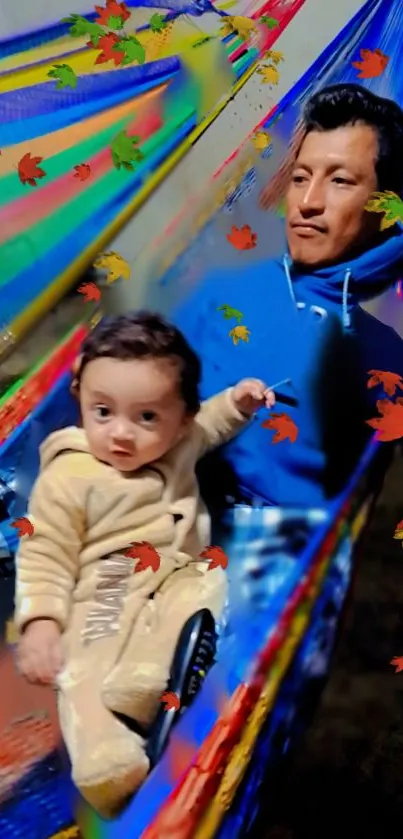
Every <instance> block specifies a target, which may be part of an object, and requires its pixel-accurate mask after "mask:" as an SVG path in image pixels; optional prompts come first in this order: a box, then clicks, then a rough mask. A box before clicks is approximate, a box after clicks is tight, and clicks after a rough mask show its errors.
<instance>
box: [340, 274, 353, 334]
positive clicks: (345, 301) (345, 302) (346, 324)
mask: <svg viewBox="0 0 403 839" xmlns="http://www.w3.org/2000/svg"><path fill="white" fill-rule="evenodd" d="M351 277H352V272H351V271H350V268H347V271H346V273H345V275H344V282H343V302H342V322H343V326H344V327H345V328H346V329H348V327H349V326H350V325H351V317H350V313H349V311H348V284H349V282H350V280H351Z"/></svg>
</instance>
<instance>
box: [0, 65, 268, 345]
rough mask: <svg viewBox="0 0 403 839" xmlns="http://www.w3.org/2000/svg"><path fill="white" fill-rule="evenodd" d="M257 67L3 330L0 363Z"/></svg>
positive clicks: (130, 215) (248, 71) (129, 217)
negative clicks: (7, 337)
mask: <svg viewBox="0 0 403 839" xmlns="http://www.w3.org/2000/svg"><path fill="white" fill-rule="evenodd" d="M257 64H258V61H256V62H254V64H253V65H252V67H250V68H249V70H247V72H246V73H245V74H244V76H243V77H242V79H240V80H239V81H238V82H237V83H236V84H235V85H234V86H233V88H231V91H230V92H229V93H228V95H227V96H226V97H225V98H223V99H222V100H221V102H220V103H219V105H217V107H216V108H215V109H214V111H213V112H212V113H210V114H209V115H208V117H206V119H204V120H203V122H201V123H200V125H198V126H197V127H196V128H195V129H194V131H192V133H191V134H190V135H189V137H187V138H186V139H185V140H184V141H183V143H181V145H180V146H178V148H177V149H176V150H175V151H174V152H173V153H172V154H171V155H170V157H169V158H168V159H167V160H166V161H165V163H163V164H162V165H161V166H160V167H159V169H158V170H157V171H156V172H154V174H153V175H151V176H150V177H149V179H148V181H147V184H145V185H144V187H143V188H142V189H141V190H140V192H139V193H138V194H137V195H135V196H134V198H133V199H132V201H130V203H129V204H128V205H127V207H125V209H124V210H122V212H121V213H119V215H118V216H117V217H116V218H115V219H114V220H113V222H111V224H110V225H109V226H108V227H107V229H106V230H104V231H103V233H102V234H101V235H100V236H98V238H97V239H96V240H95V241H93V242H92V243H91V245H89V247H88V248H86V249H85V250H84V251H83V252H82V254H80V256H79V257H78V258H77V259H76V260H75V261H74V262H73V263H72V265H70V266H69V267H68V268H67V269H66V270H65V271H63V273H62V274H61V275H60V277H58V279H57V280H55V281H54V282H53V283H52V284H51V285H50V286H49V287H48V288H47V289H46V290H45V291H43V292H42V294H40V295H38V297H37V298H36V299H35V300H34V302H33V303H32V304H31V306H29V307H27V309H25V310H24V311H23V312H22V313H21V314H20V315H18V317H17V318H15V320H14V321H12V323H11V324H10V326H9V327H8V328H7V330H6V333H8V335H9V336H10V337H9V339H8V340H5V341H3V342H2V341H1V340H0V346H2V349H0V359H2V358H4V356H5V355H9V354H10V352H12V351H13V349H14V347H15V344H16V343H18V342H19V341H21V339H22V338H23V337H24V335H26V333H27V332H29V330H30V329H32V327H33V326H35V323H36V322H37V321H38V320H39V319H40V318H42V317H43V316H44V315H45V314H46V313H47V312H48V311H49V310H50V309H51V308H52V307H53V306H54V305H55V304H56V303H57V302H58V301H59V300H60V299H61V298H62V297H63V296H64V295H65V294H67V292H68V291H69V290H70V288H71V286H72V285H73V284H74V282H75V280H76V279H77V278H78V277H79V276H80V274H81V273H84V272H85V271H86V270H87V268H88V266H89V265H90V264H91V263H92V261H93V260H94V259H95V257H96V255H97V253H99V251H101V250H103V249H104V248H105V247H106V245H108V244H109V242H110V241H111V239H113V238H114V236H117V234H118V233H119V231H120V229H121V228H122V227H123V225H125V224H126V223H127V222H128V221H129V220H130V219H131V217H132V216H133V215H134V214H135V213H136V212H137V211H138V210H139V209H140V208H141V207H142V206H143V204H144V203H145V201H147V199H148V198H149V197H150V195H151V194H152V192H153V191H154V190H155V189H156V188H157V186H159V185H160V183H161V182H162V181H163V180H164V178H165V177H166V176H167V175H169V173H170V172H171V171H172V170H173V169H174V168H175V166H176V165H177V163H179V161H180V160H181V159H182V157H183V156H184V155H185V154H186V152H187V151H189V150H190V149H191V148H192V145H193V144H194V142H195V141H196V140H197V139H198V137H199V136H200V134H202V133H203V131H205V129H206V128H208V126H209V125H211V123H212V122H214V120H215V119H216V118H217V117H218V115H219V114H220V113H221V111H223V110H224V108H225V107H226V105H227V103H228V102H229V101H230V99H231V98H232V96H234V94H235V93H237V92H238V91H239V90H240V89H241V88H242V87H243V85H244V84H245V83H246V82H247V80H248V79H249V78H250V76H251V75H252V74H253V72H254V71H255V69H256V67H257ZM1 337H2V333H1V332H0V339H1Z"/></svg>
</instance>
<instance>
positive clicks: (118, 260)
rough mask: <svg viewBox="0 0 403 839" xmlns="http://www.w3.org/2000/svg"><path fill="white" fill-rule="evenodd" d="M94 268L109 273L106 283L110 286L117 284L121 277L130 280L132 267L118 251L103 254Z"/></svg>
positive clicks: (97, 259) (96, 261)
mask: <svg viewBox="0 0 403 839" xmlns="http://www.w3.org/2000/svg"><path fill="white" fill-rule="evenodd" d="M94 268H99V269H101V270H102V271H106V272H107V277H106V282H107V283H108V285H111V284H112V283H115V282H116V280H119V279H120V278H121V277H122V279H124V280H130V265H129V263H128V262H126V260H125V259H123V256H121V255H120V254H119V253H116V251H108V252H107V253H101V254H100V255H99V256H98V257H97V258H96V260H95V262H94Z"/></svg>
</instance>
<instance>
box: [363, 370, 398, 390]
mask: <svg viewBox="0 0 403 839" xmlns="http://www.w3.org/2000/svg"><path fill="white" fill-rule="evenodd" d="M368 376H370V378H369V379H368V383H367V387H368V388H371V387H377V385H380V386H381V387H383V389H384V391H385V393H387V394H388V396H394V395H395V393H396V390H397V388H400V390H403V378H402V377H401V376H399V374H398V373H388V372H386V370H369V371H368Z"/></svg>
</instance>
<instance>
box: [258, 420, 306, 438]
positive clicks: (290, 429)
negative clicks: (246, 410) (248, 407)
mask: <svg viewBox="0 0 403 839" xmlns="http://www.w3.org/2000/svg"><path fill="white" fill-rule="evenodd" d="M262 428H268V429H269V431H275V432H276V433H275V434H274V437H273V438H272V443H281V442H282V441H283V440H290V442H291V443H295V441H296V439H297V437H298V426H297V425H296V424H295V422H294V420H293V419H291V417H290V416H289V415H288V414H271V416H270V417H268V418H267V419H266V420H265V421H264V422H262Z"/></svg>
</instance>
